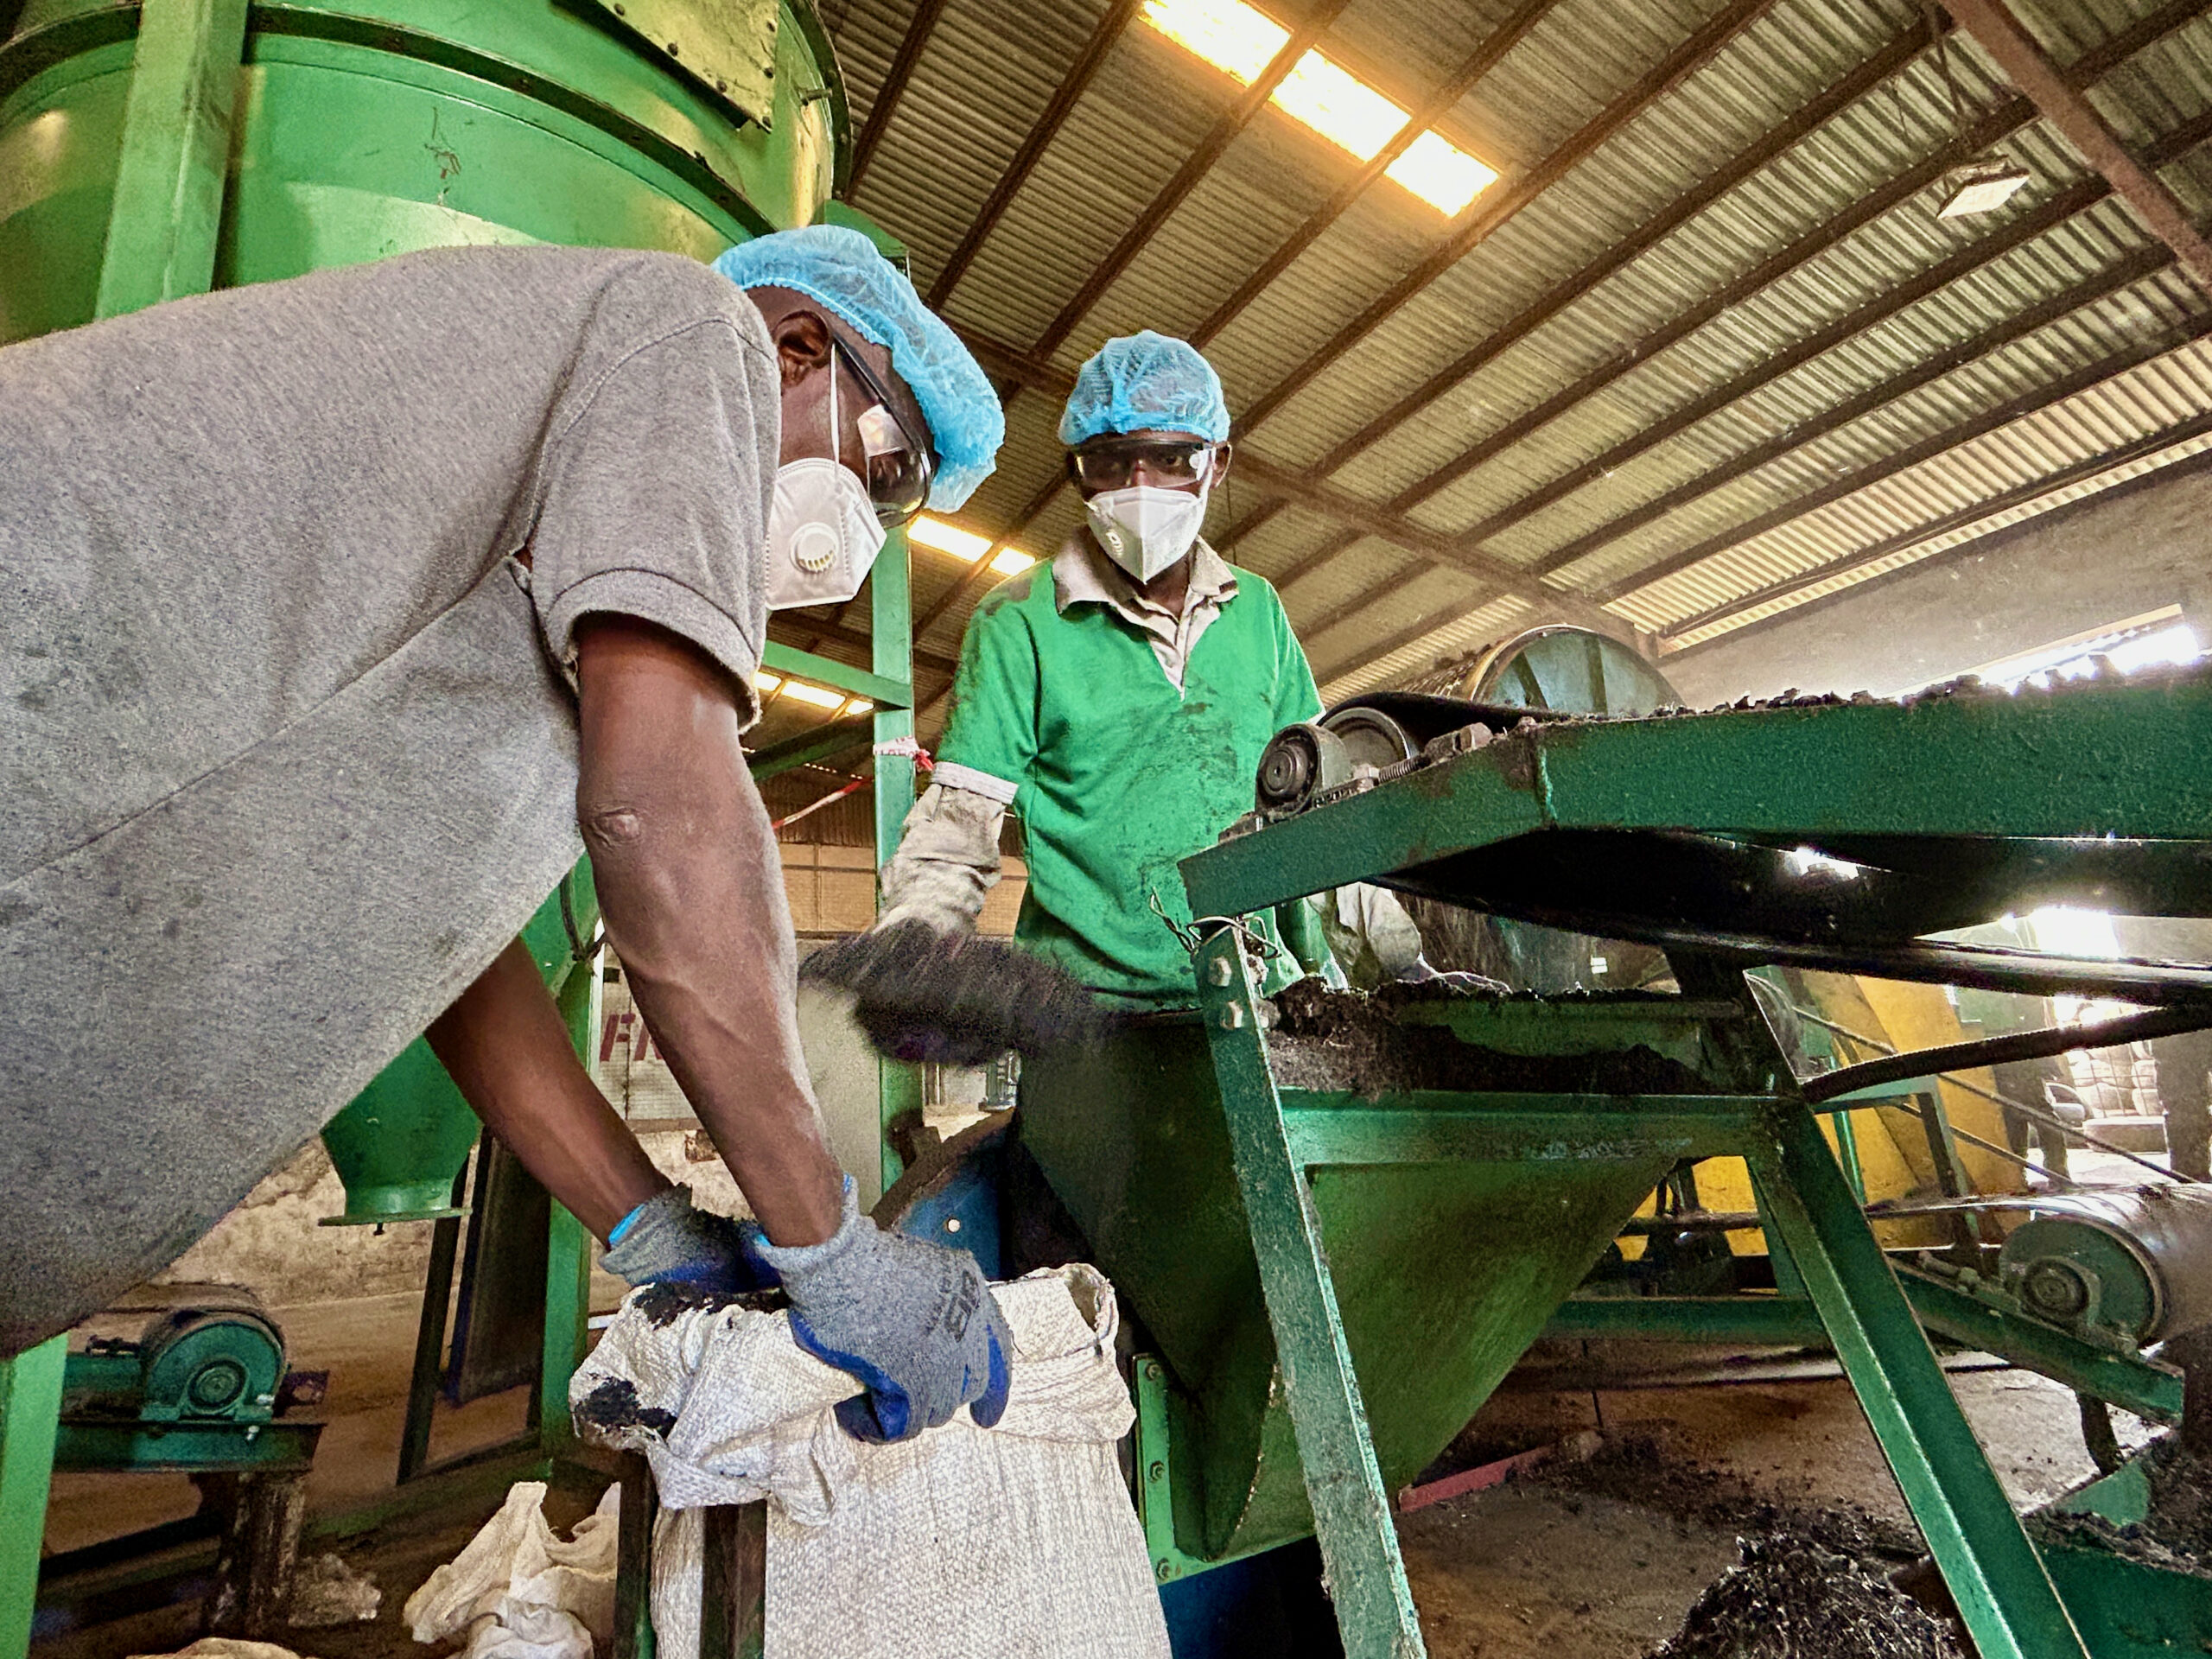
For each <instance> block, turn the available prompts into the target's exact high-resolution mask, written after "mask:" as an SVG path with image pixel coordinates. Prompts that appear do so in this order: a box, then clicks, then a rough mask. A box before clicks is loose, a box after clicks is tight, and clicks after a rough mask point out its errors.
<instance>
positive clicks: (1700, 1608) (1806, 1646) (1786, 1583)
mask: <svg viewBox="0 0 2212 1659" xmlns="http://www.w3.org/2000/svg"><path fill="white" fill-rule="evenodd" d="M1519 1479H1520V1480H1521V1481H1522V1483H1524V1484H1529V1485H1535V1486H1542V1487H1548V1488H1550V1489H1552V1490H1554V1491H1565V1492H1573V1493H1577V1494H1590V1495H1593V1496H1596V1497H1608V1498H1612V1499H1615V1500H1618V1502H1621V1503H1632V1504H1635V1505H1637V1507H1638V1508H1641V1509H1645V1510H1653V1511H1656V1512H1658V1513H1661V1514H1665V1515H1669V1516H1674V1517H1675V1519H1676V1520H1677V1521H1679V1522H1685V1523H1690V1524H1696V1525H1701V1526H1705V1527H1708V1528H1711V1529H1714V1530H1716V1531H1724V1532H1726V1531H1732V1532H1734V1533H1735V1534H1736V1535H1737V1537H1738V1547H1739V1548H1740V1549H1741V1552H1742V1559H1741V1561H1740V1563H1739V1564H1738V1566H1737V1567H1734V1568H1732V1569H1731V1570H1730V1571H1729V1572H1728V1573H1726V1574H1725V1575H1724V1576H1723V1577H1721V1578H1720V1579H1719V1580H1715V1581H1714V1583H1713V1585H1712V1586H1710V1587H1709V1588H1708V1589H1707V1591H1706V1592H1705V1594H1704V1595H1702V1596H1701V1597H1700V1598H1699V1599H1698V1600H1697V1602H1696V1604H1695V1605H1693V1606H1692V1607H1691V1609H1690V1611H1689V1612H1688V1615H1687V1616H1686V1617H1685V1618H1684V1621H1683V1624H1682V1627H1681V1630H1678V1631H1677V1632H1676V1633H1675V1636H1674V1637H1673V1639H1672V1640H1671V1641H1669V1642H1667V1643H1663V1644H1662V1646H1660V1647H1659V1648H1657V1649H1655V1650H1654V1652H1653V1653H1652V1655H1651V1656H1650V1659H1904V1656H1912V1659H1961V1656H1962V1655H1963V1654H1964V1652H1965V1649H1964V1648H1963V1647H1962V1646H1961V1644H1960V1643H1959V1641H1958V1639H1957V1635H1956V1632H1955V1630H1954V1629H1953V1627H1952V1626H1951V1625H1949V1624H1947V1623H1945V1622H1944V1621H1943V1620H1942V1618H1938V1617H1937V1616H1936V1615H1935V1614H1934V1613H1931V1612H1930V1611H1928V1609H1926V1608H1925V1607H1923V1606H1922V1605H1921V1604H1920V1603H1918V1602H1916V1601H1915V1600H1914V1599H1912V1598H1911V1597H1910V1595H1908V1594H1906V1593H1905V1592H1904V1591H1903V1590H1901V1589H1899V1588H1897V1586H1896V1584H1895V1583H1893V1582H1892V1577H1893V1575H1894V1574H1896V1573H1897V1572H1898V1571H1899V1570H1900V1569H1901V1568H1904V1567H1910V1565H1911V1564H1914V1563H1916V1562H1917V1561H1919V1560H1921V1558H1922V1554H1923V1544H1922V1541H1921V1538H1920V1535H1919V1533H1918V1532H1917V1530H1916V1529H1913V1528H1912V1527H1910V1525H1905V1524H1900V1523H1898V1522H1892V1521H1887V1520H1885V1519H1883V1518H1882V1517H1881V1516H1876V1515H1872V1514H1869V1513H1868V1512H1867V1511H1866V1510H1861V1509H1859V1508H1857V1507H1856V1506H1854V1505H1851V1504H1842V1503H1830V1504H1810V1503H1808V1504H1797V1503H1787V1502H1782V1501H1777V1499H1776V1498H1775V1497H1774V1496H1773V1495H1772V1494H1771V1493H1770V1492H1766V1491H1760V1490H1758V1489H1756V1488H1754V1487H1752V1486H1751V1485H1750V1484H1748V1483H1746V1482H1745V1481H1744V1480H1742V1479H1740V1478H1738V1477H1737V1476H1735V1475H1732V1474H1731V1473H1729V1472H1728V1471H1726V1470H1722V1469H1713V1468H1708V1467H1707V1466H1706V1465H1702V1464H1700V1463H1698V1462H1696V1461H1694V1459H1686V1458H1682V1457H1679V1456H1676V1455H1672V1454H1670V1453H1669V1452H1667V1451H1666V1450H1665V1449H1664V1448H1663V1447H1662V1446H1661V1445H1660V1444H1659V1442H1658V1441H1657V1440H1655V1439H1653V1438H1651V1437H1649V1436H1643V1435H1630V1436H1624V1437H1622V1438H1618V1439H1609V1440H1606V1442H1605V1444H1604V1446H1601V1447H1600V1448H1599V1450H1598V1452H1596V1453H1594V1454H1593V1455H1592V1456H1591V1457H1589V1458H1587V1459H1582V1460H1580V1461H1567V1460H1564V1459H1560V1460H1554V1461H1553V1462H1549V1463H1545V1464H1540V1465H1537V1466H1536V1467H1535V1468H1534V1469H1531V1470H1529V1471H1527V1472H1526V1473H1525V1474H1523V1475H1522V1476H1520V1477H1519Z"/></svg>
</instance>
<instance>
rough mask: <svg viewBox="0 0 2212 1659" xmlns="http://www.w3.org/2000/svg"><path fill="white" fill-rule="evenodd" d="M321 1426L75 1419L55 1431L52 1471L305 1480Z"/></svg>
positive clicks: (134, 1419)
mask: <svg viewBox="0 0 2212 1659" xmlns="http://www.w3.org/2000/svg"><path fill="white" fill-rule="evenodd" d="M321 1433H322V1425H321V1423H305V1422H301V1423H294V1422H287V1421H283V1419H281V1418H280V1419H278V1420H277V1421H275V1422H268V1423H235V1422H221V1423H218V1422H190V1421H187V1422H176V1423H149V1422H142V1421H138V1420H137V1419H136V1418H124V1419H119V1420H118V1421H100V1420H94V1419H89V1418H78V1419H73V1420H71V1421H65V1422H63V1423H62V1424H60V1431H59V1433H58V1434H57V1435H56V1437H55V1440H54V1467H55V1468H57V1469H94V1470H128V1471H130V1472H131V1473H133V1474H146V1473H152V1472H156V1471H159V1472H169V1473H175V1472H181V1473H185V1474H212V1473H220V1472H222V1471H240V1472H247V1471H250V1472H251V1473H254V1474H281V1473H291V1474H302V1475H303V1474H305V1473H306V1472H307V1471H308V1466H309V1465H311V1464H312V1463H313V1462H314V1461H315V1441H316V1439H317V1438H318V1437H319V1436H320V1435H321Z"/></svg>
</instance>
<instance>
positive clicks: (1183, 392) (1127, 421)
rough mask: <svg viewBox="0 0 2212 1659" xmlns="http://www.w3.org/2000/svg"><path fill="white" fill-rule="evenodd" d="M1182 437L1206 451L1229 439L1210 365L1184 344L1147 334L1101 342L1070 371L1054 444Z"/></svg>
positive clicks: (1226, 418) (1226, 406)
mask: <svg viewBox="0 0 2212 1659" xmlns="http://www.w3.org/2000/svg"><path fill="white" fill-rule="evenodd" d="M1147 428H1153V429H1158V430H1160V431H1162V432H1188V433H1191V434H1192V435H1194V436H1197V437H1201V438H1205V440H1207V441H1208V442H1211V443H1220V442H1223V441H1224V440H1225V439H1226V438H1227V437H1228V436H1229V404H1227V402H1226V401H1224V398H1223V397H1222V395H1221V377H1220V376H1219V375H1217V374H1216V373H1215V372H1213V365H1212V364H1211V363H1209V362H1207V361H1206V360H1205V359H1204V358H1203V357H1200V356H1199V355H1198V347H1197V346H1193V345H1192V344H1191V343H1190V342H1189V341H1188V340H1171V339H1169V338H1168V337H1167V336H1166V334H1154V333H1153V332H1152V330H1151V329H1149V328H1147V329H1146V330H1144V332H1143V333H1141V334H1128V335H1124V336H1123V337H1122V339H1120V340H1108V341H1107V342H1106V343H1105V344H1104V345H1103V346H1100V347H1099V348H1098V352H1097V354H1096V356H1094V357H1093V358H1092V359H1090V361H1089V362H1088V363H1086V364H1084V365H1083V366H1082V367H1081V368H1080V369H1077V371H1076V375H1075V390H1074V391H1071V392H1070V393H1069V394H1068V406H1067V409H1066V410H1065V411H1064V412H1063V413H1062V414H1061V416H1060V442H1062V443H1066V444H1077V443H1082V442H1084V441H1085V440H1087V439H1090V438H1095V437H1097V436H1099V435H1102V434H1103V433H1108V432H1141V431H1143V430H1145V429H1147Z"/></svg>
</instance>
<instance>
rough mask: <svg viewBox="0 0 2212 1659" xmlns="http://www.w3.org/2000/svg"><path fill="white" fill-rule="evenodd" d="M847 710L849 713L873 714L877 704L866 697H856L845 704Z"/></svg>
mask: <svg viewBox="0 0 2212 1659" xmlns="http://www.w3.org/2000/svg"><path fill="white" fill-rule="evenodd" d="M845 712H846V713H847V714H848V715H872V714H874V712H875V705H874V703H872V702H869V701H868V699H867V698H866V697H855V698H854V699H853V700H852V701H851V702H849V703H847V704H846V705H845Z"/></svg>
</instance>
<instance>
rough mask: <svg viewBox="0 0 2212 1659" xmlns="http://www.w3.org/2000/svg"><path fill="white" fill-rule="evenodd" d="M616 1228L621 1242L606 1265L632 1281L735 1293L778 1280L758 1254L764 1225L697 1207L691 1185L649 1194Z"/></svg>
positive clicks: (612, 1248)
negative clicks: (765, 1267) (650, 1196)
mask: <svg viewBox="0 0 2212 1659" xmlns="http://www.w3.org/2000/svg"><path fill="white" fill-rule="evenodd" d="M615 1233H616V1234H617V1236H618V1237H619V1239H620V1243H614V1244H612V1245H609V1246H608V1247H607V1255H606V1256H605V1257H604V1258H603V1261H604V1263H605V1266H606V1268H607V1271H608V1272H609V1273H613V1274H620V1275H621V1276H622V1277H623V1278H625V1279H627V1280H628V1281H630V1282H631V1283H632V1284H633V1285H664V1284H677V1285H690V1286H693V1287H696V1288H697V1289H700V1290H712V1291H719V1292H721V1293H723V1294H739V1293H742V1292H746V1291H753V1290H765V1289H766V1288H768V1287H771V1286H772V1285H773V1284H774V1283H775V1278H774V1275H773V1274H770V1273H768V1272H766V1271H765V1270H764V1269H763V1268H762V1267H761V1264H760V1257H759V1256H758V1255H755V1254H754V1252H755V1250H756V1249H758V1248H759V1247H760V1245H761V1244H762V1243H764V1242H765V1241H764V1239H763V1238H762V1236H761V1232H760V1224H758V1223H757V1222H750V1221H733V1220H731V1219H730V1218H729V1217H728V1216H718V1215H715V1213H714V1212H713V1211H709V1210H701V1209H697V1208H696V1207H695V1206H694V1205H692V1202H691V1189H690V1187H688V1186H671V1188H669V1189H668V1191H667V1192H664V1193H662V1194H661V1195H660V1196H659V1197H658V1198H649V1199H647V1200H646V1201H645V1203H644V1204H641V1205H639V1206H638V1207H637V1208H636V1209H635V1210H633V1211H631V1212H630V1213H629V1214H628V1215H627V1216H626V1217H623V1219H622V1223H621V1224H620V1226H618V1227H617V1228H616V1229H615Z"/></svg>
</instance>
